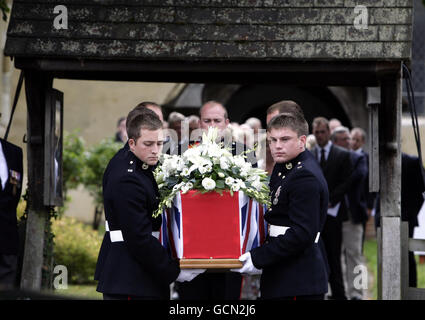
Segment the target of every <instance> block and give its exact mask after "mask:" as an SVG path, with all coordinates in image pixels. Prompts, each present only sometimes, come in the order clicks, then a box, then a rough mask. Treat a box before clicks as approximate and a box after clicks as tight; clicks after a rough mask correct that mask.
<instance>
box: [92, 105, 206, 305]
mask: <svg viewBox="0 0 425 320" xmlns="http://www.w3.org/2000/svg"><path fill="white" fill-rule="evenodd" d="M127 118H128V119H129V122H128V123H129V125H128V130H127V133H128V138H129V140H128V148H129V149H127V148H126V147H124V148H123V149H121V150H120V151H118V152H117V155H116V156H115V157H114V158H113V159H112V160H111V162H110V163H109V165H108V168H107V170H106V171H105V176H104V180H103V183H104V184H103V197H104V208H105V220H106V232H107V234H108V235H105V238H104V240H103V241H104V242H105V241H106V242H107V245H102V248H101V252H100V253H99V259H98V266H97V267H98V269H99V270H96V271H97V272H96V273H97V278H98V279H99V283H98V287H97V291H99V292H102V293H103V295H104V299H118V300H122V299H123V300H128V299H169V295H170V289H169V285H170V284H171V283H172V282H173V281H175V280H177V281H190V280H192V279H193V278H194V277H196V276H197V275H198V274H199V273H201V272H203V271H205V270H198V269H196V270H180V267H179V262H178V261H177V260H175V259H172V258H171V257H170V255H169V253H168V252H167V250H166V249H165V248H164V247H163V246H162V245H161V243H160V242H159V241H158V239H157V238H155V237H154V236H153V235H152V231H153V229H154V219H153V218H152V213H153V212H154V210H155V209H156V208H157V206H158V186H157V184H156V181H155V179H154V176H153V169H154V167H155V166H156V164H157V162H158V157H159V154H160V152H161V148H162V144H163V132H162V121H161V120H160V119H159V118H158V116H157V115H156V114H155V113H153V112H151V111H148V109H147V110H145V111H144V112H142V113H140V114H138V115H136V116H134V117H131V116H130V115H129V116H128V117H127ZM108 236H109V239H108Z"/></svg>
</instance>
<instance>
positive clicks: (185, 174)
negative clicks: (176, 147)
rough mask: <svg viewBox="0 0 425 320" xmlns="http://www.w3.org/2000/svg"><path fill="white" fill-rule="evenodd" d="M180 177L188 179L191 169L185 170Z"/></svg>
mask: <svg viewBox="0 0 425 320" xmlns="http://www.w3.org/2000/svg"><path fill="white" fill-rule="evenodd" d="M180 175H181V176H183V177H187V176H188V175H190V172H189V169H188V168H183V170H182V173H181V174H180Z"/></svg>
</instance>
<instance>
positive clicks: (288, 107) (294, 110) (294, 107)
mask: <svg viewBox="0 0 425 320" xmlns="http://www.w3.org/2000/svg"><path fill="white" fill-rule="evenodd" d="M276 110H277V111H278V112H279V113H290V114H294V115H297V116H302V117H303V118H304V112H303V110H302V109H301V107H300V106H299V104H298V103H296V102H295V101H292V100H282V101H279V102H276V103H275V104H272V105H271V106H270V107H268V109H267V114H270V113H273V112H275V111H276Z"/></svg>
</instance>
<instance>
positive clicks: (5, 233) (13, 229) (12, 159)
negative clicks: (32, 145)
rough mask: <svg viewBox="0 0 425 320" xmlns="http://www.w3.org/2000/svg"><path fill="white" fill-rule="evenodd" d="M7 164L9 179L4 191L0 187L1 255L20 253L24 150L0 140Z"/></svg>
mask: <svg viewBox="0 0 425 320" xmlns="http://www.w3.org/2000/svg"><path fill="white" fill-rule="evenodd" d="M0 143H1V146H2V149H3V153H4V157H5V159H6V163H7V173H8V178H7V182H6V185H5V188H4V190H3V189H2V188H1V187H0V254H6V255H16V254H17V253H18V241H19V240H18V225H17V218H16V207H17V206H18V202H19V199H20V197H21V193H22V179H23V160H22V149H21V148H19V147H18V146H15V145H14V144H11V143H10V142H7V141H6V140H3V139H0Z"/></svg>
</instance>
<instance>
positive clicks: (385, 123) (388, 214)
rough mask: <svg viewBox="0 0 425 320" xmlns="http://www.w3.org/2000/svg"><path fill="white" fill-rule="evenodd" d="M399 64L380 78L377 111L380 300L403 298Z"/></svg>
mask: <svg viewBox="0 0 425 320" xmlns="http://www.w3.org/2000/svg"><path fill="white" fill-rule="evenodd" d="M400 122H401V64H400V65H399V72H398V74H397V75H396V76H393V75H389V76H388V75H385V77H384V78H382V80H381V105H380V110H379V140H380V143H379V154H380V157H379V164H380V171H379V176H380V212H381V229H380V232H381V235H380V239H381V241H382V243H381V250H382V251H381V260H382V261H381V264H380V268H381V270H380V278H379V279H378V280H379V281H380V282H381V284H380V285H381V288H382V296H381V298H382V299H385V300H400V299H401V298H402V276H401V275H402V265H401V262H402V261H401V260H402V256H401V254H402V250H401V208H400V199H401V196H400V189H401V186H400V184H401V152H400Z"/></svg>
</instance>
